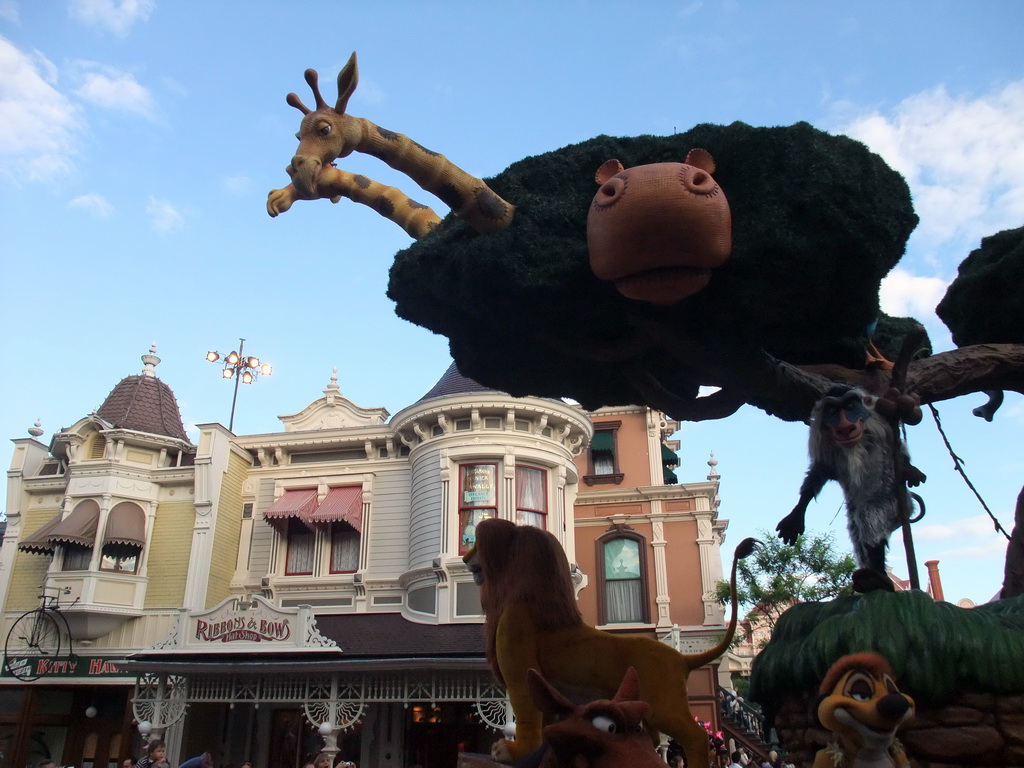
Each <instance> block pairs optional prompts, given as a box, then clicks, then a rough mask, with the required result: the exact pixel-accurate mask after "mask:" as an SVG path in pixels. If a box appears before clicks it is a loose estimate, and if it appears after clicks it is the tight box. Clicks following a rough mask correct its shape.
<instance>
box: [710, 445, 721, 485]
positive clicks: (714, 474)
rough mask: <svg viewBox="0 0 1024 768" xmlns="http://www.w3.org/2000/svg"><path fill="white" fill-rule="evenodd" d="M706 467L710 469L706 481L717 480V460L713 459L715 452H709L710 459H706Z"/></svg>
mask: <svg viewBox="0 0 1024 768" xmlns="http://www.w3.org/2000/svg"><path fill="white" fill-rule="evenodd" d="M708 466H709V467H711V473H710V474H709V475H708V480H717V479H718V478H719V477H720V475H719V474H718V470H717V469H715V467H717V466H718V459H716V458H715V452H714V451H712V452H711V458H710V459H708Z"/></svg>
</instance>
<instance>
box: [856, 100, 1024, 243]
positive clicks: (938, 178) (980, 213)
mask: <svg viewBox="0 0 1024 768" xmlns="http://www.w3.org/2000/svg"><path fill="white" fill-rule="evenodd" d="M839 130H841V131H842V132H843V133H846V134H848V135H850V136H853V137H854V138H856V139H859V140H860V141H863V142H864V143H865V144H867V145H868V146H869V147H871V149H872V150H874V151H875V152H877V153H878V154H880V155H881V156H882V157H883V158H885V160H886V161H887V162H888V163H889V164H890V165H892V166H893V167H894V168H895V169H896V170H898V171H899V172H900V173H902V174H903V175H904V176H905V177H906V179H907V182H908V183H909V184H910V188H911V191H912V193H913V195H914V207H915V208H916V209H917V213H918V215H919V216H920V217H921V224H920V226H919V228H918V230H917V234H918V236H920V237H922V238H924V239H925V240H926V242H927V244H928V245H930V246H936V245H942V244H947V243H955V244H956V245H958V246H961V245H963V244H965V243H967V244H969V245H970V247H976V245H977V242H978V240H979V239H980V238H981V237H982V236H984V235H989V234H992V233H993V232H996V231H998V230H1000V229H1006V228H1007V227H1011V226H1020V224H1021V222H1024V191H1022V188H1021V186H1022V185H1021V179H1022V178H1024V81H1016V82H1011V83H1009V84H1007V85H1005V86H1003V87H1002V88H1000V89H997V90H994V91H992V92H991V93H988V94H985V95H983V96H979V97H977V98H973V99H971V98H956V97H953V96H951V95H950V94H949V93H947V91H946V89H945V88H944V87H942V86H939V87H937V88H934V89H932V90H930V91H926V92H924V93H920V94H916V95H914V96H911V97H910V98H907V99H905V100H904V101H902V102H901V103H900V104H899V105H897V106H896V108H895V109H894V110H892V113H891V114H888V115H883V114H880V113H878V112H875V113H872V114H865V115H861V116H859V117H857V118H856V119H853V120H850V121H849V122H848V123H847V124H845V125H843V126H841V127H840V129H839Z"/></svg>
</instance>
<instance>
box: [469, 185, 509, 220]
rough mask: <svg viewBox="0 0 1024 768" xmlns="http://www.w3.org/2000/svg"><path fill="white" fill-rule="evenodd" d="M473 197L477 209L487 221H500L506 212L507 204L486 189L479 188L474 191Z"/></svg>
mask: <svg viewBox="0 0 1024 768" xmlns="http://www.w3.org/2000/svg"><path fill="white" fill-rule="evenodd" d="M474 196H475V197H476V207H477V209H478V210H479V211H480V213H482V214H483V215H484V216H486V217H487V218H488V219H501V218H503V217H504V216H505V213H506V212H507V211H508V204H507V203H506V202H505V201H504V200H502V199H501V198H500V197H498V195H496V194H494V192H492V191H491V190H490V189H489V188H488V187H479V188H478V189H476V190H474Z"/></svg>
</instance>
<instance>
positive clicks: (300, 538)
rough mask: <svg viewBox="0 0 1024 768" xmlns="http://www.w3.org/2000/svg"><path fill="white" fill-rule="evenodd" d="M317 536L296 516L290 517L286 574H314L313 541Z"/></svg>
mask: <svg viewBox="0 0 1024 768" xmlns="http://www.w3.org/2000/svg"><path fill="white" fill-rule="evenodd" d="M314 539H315V536H314V535H313V532H312V531H311V530H310V529H309V528H308V527H306V525H305V524H304V523H303V522H302V521H300V520H297V519H296V518H294V517H292V518H289V519H288V556H287V558H286V560H285V566H284V572H285V576H312V575H313V542H314Z"/></svg>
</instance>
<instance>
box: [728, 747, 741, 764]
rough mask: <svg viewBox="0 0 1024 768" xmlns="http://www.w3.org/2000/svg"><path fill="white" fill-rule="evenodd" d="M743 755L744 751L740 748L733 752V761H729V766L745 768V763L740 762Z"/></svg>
mask: <svg viewBox="0 0 1024 768" xmlns="http://www.w3.org/2000/svg"><path fill="white" fill-rule="evenodd" d="M742 756H743V755H742V753H741V752H740V751H739V750H736V751H735V752H733V753H732V762H731V763H729V768H743V763H741V762H740V758H741V757H742Z"/></svg>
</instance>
